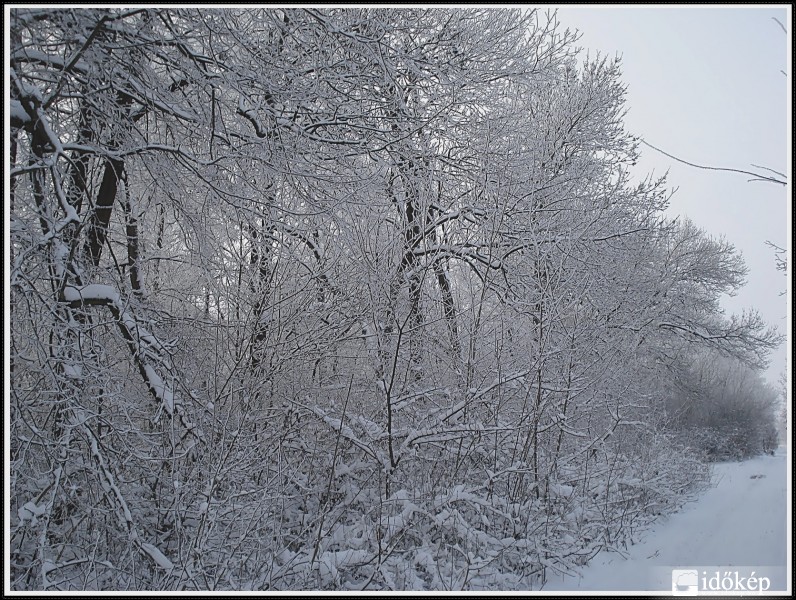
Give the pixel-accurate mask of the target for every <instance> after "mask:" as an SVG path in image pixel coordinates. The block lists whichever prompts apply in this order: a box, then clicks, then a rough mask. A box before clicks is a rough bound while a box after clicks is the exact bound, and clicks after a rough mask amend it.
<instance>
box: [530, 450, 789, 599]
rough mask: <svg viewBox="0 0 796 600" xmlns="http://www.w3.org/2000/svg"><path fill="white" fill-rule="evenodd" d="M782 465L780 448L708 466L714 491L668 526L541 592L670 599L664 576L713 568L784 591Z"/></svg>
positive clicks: (784, 474) (555, 580) (668, 582)
mask: <svg viewBox="0 0 796 600" xmlns="http://www.w3.org/2000/svg"><path fill="white" fill-rule="evenodd" d="M786 463H787V461H786V456H785V452H784V449H782V448H780V449H779V450H778V451H777V453H776V455H775V456H763V457H758V458H754V459H751V460H748V461H745V462H741V463H721V464H718V465H716V466H715V468H714V482H716V481H718V485H717V486H716V487H714V488H711V489H710V490H708V491H707V492H705V493H704V494H703V495H702V496H700V497H699V499H698V500H697V501H695V502H691V503H689V504H687V505H686V506H684V507H683V508H682V509H681V511H680V512H679V513H676V514H674V515H671V516H670V517H669V518H668V520H666V521H662V522H658V523H655V524H654V525H653V526H652V528H651V529H650V530H648V531H646V532H645V533H644V534H642V536H641V540H640V541H638V542H637V543H636V544H635V545H633V546H630V547H629V548H628V553H627V554H628V557H627V559H624V558H622V556H620V555H619V554H616V553H601V554H599V555H598V556H596V557H595V558H594V559H593V560H592V562H591V563H590V564H589V565H588V566H587V567H585V568H584V569H583V572H582V577H581V578H577V577H567V578H566V579H564V580H562V578H561V577H554V578H551V579H550V580H549V581H548V583H547V585H546V586H545V587H544V591H550V592H558V591H564V590H572V591H575V590H578V591H597V590H602V591H605V590H611V591H631V590H634V591H644V590H649V591H652V590H655V591H668V592H669V593H671V589H672V587H671V585H672V584H671V569H673V568H689V567H693V568H696V569H698V570H699V573H700V576H701V574H702V573H703V569H705V572H706V573H707V575H708V577H710V575H711V574H712V573H715V571H716V568H718V567H758V569H757V573H758V574H762V573H761V571H764V572H765V575H766V576H768V577H769V578H770V579H771V588H770V590H769V591H770V592H771V591H774V590H781V591H785V589H786V587H787V579H786V567H785V565H786V564H788V563H787V562H786V559H787V539H788V532H789V531H790V524H789V523H788V511H787V464H786ZM709 567H714V568H713V570H712V571H710V570H708V569H709ZM762 567H776V568H774V569H771V568H768V569H761V568H762ZM723 572H724V569H723V570H722V573H723Z"/></svg>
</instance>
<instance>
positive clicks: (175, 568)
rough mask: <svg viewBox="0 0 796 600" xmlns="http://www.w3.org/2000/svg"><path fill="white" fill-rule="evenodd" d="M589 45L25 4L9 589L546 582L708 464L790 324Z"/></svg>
mask: <svg viewBox="0 0 796 600" xmlns="http://www.w3.org/2000/svg"><path fill="white" fill-rule="evenodd" d="M575 41H576V39H575V36H574V35H573V34H572V32H570V31H568V30H562V28H561V27H560V26H559V25H558V24H557V23H556V21H555V18H554V17H551V16H549V15H544V14H542V13H540V12H538V11H533V10H519V9H518V10H508V9H500V10H493V9H488V10H486V9H484V10H481V9H466V10H465V9H456V10H452V9H437V8H434V9H419V8H401V9H366V8H362V9H336V8H323V9H314V8H308V9H289V10H288V9H224V10H209V9H202V10H199V9H189V8H183V9H176V8H175V9H157V8H138V9H126V8H117V9H112V10H106V9H94V8H85V9H52V8H36V9H22V8H12V9H11V23H10V58H9V60H10V67H11V68H10V74H9V77H10V91H11V99H10V122H11V130H10V134H9V135H10V137H9V139H8V143H9V144H10V146H9V147H10V154H11V165H10V181H11V187H10V190H9V196H10V197H9V202H10V215H11V220H10V250H11V254H10V256H9V257H8V259H7V260H9V263H8V266H9V269H10V283H11V286H10V297H11V304H10V318H11V339H10V368H11V371H10V381H11V390H10V413H9V414H8V419H9V423H10V431H11V445H10V489H11V497H10V514H11V531H10V548H11V574H10V577H11V585H12V588H14V589H17V590H28V589H47V590H75V589H168V590H201V589H214V590H221V589H236V590H244V589H255V590H263V589H302V588H309V589H495V588H500V589H509V588H524V589H529V588H532V587H538V586H539V585H541V583H542V582H543V581H544V579H545V577H546V576H548V575H550V574H551V573H556V572H564V571H568V570H571V569H573V568H577V566H578V565H582V564H584V563H585V562H586V561H587V560H588V559H589V558H590V557H591V556H593V555H594V554H595V553H596V552H598V551H599V550H600V549H602V548H611V547H616V546H618V545H621V544H622V543H624V540H625V539H626V538H627V536H628V535H629V534H631V533H632V531H633V530H634V528H637V527H640V526H643V524H644V523H646V522H648V521H649V520H650V519H652V518H654V517H655V516H656V515H657V514H660V513H663V512H667V511H670V510H672V509H673V508H674V507H676V506H677V505H678V504H679V503H681V502H682V501H683V500H684V499H685V498H686V497H688V495H689V494H690V493H692V492H693V491H694V490H696V489H698V487H699V486H700V485H702V484H703V483H704V482H705V480H706V479H705V475H706V473H707V470H706V467H705V466H704V465H703V463H702V462H699V460H698V459H699V456H698V454H696V453H694V452H693V449H694V448H695V447H696V446H697V444H696V442H694V440H696V439H697V436H695V435H691V434H688V435H685V434H684V433H683V431H685V430H686V429H688V428H691V429H693V428H694V427H696V426H697V425H698V426H700V427H701V426H703V425H704V426H710V427H712V428H713V429H712V431H714V432H718V433H716V434H715V435H716V436H718V437H719V438H720V437H721V436H722V435H724V434H723V433H722V432H725V431H727V430H726V428H724V427H725V425H724V424H723V422H722V423H719V422H718V421H715V422H714V421H713V420H712V416H711V415H713V414H714V413H713V412H712V409H711V407H710V406H711V405H710V404H709V403H706V399H708V401H713V399H715V398H728V396H726V395H725V392H724V391H723V390H725V389H729V388H728V386H730V387H731V388H732V394H733V395H732V398H733V400H732V402H735V404H733V405H732V406H733V409H732V410H733V411H734V410H736V408H737V409H738V410H739V411H740V410H745V409H744V407H746V406H747V404H746V403H745V401H744V400H745V399H748V398H755V397H760V401H761V402H764V401H765V391H763V392H761V389H762V388H761V386H762V385H763V384H762V383H761V382H762V380H760V379H759V376H757V374H756V371H755V370H756V369H760V368H761V367H763V366H765V364H766V360H767V355H768V352H769V351H770V349H772V348H773V347H775V346H776V344H777V343H778V341H779V339H778V336H777V335H776V333H775V332H774V331H773V330H772V329H770V328H767V327H766V325H765V324H764V323H763V322H762V319H761V318H760V316H759V315H758V314H757V313H755V312H749V313H745V314H742V315H732V316H726V315H724V314H723V312H722V310H721V308H720V305H719V300H720V298H721V296H722V294H725V293H732V292H733V290H735V289H737V288H738V287H739V286H741V285H742V284H743V281H744V274H745V267H744V265H743V261H742V259H741V257H740V255H739V254H738V253H737V252H736V251H735V249H734V248H733V247H732V245H731V244H729V243H728V242H727V241H725V240H723V239H714V238H712V237H710V236H709V235H707V234H706V233H705V232H704V231H701V230H700V229H698V228H697V227H695V226H694V225H693V224H692V223H690V222H688V221H687V220H682V219H675V220H671V219H667V218H666V217H665V216H664V213H663V211H664V209H665V208H666V206H667V201H668V197H669V192H667V190H666V188H665V182H664V180H663V179H652V178H650V179H647V180H646V181H643V182H641V183H633V180H632V177H631V174H630V168H631V167H632V165H633V164H634V163H635V161H636V159H637V158H638V155H639V149H638V140H637V138H635V137H634V136H633V135H631V134H630V133H628V132H626V131H625V130H624V128H623V124H622V116H623V113H624V110H625V105H624V87H623V84H622V83H621V80H620V70H619V64H618V62H617V61H610V60H606V59H602V58H597V59H594V60H589V61H586V62H584V63H582V64H581V62H579V61H578V59H577V57H576V53H575V45H574V44H575ZM697 363H698V364H702V365H706V367H705V368H707V366H709V365H711V364H721V365H727V367H726V368H725V367H724V366H722V369H724V370H723V371H719V370H716V371H715V372H711V373H710V374H708V373H707V371H706V370H705V369H703V370H702V371H700V370H699V369H697V368H696V367H695V365H696V364H697ZM741 368H743V369H745V370H744V371H743V372H744V373H747V372H748V373H749V374H750V375H749V377H748V378H747V379H745V380H743V381H740V380H738V379H737V378H736V377H730V374H731V372H732V373H738V372H740V371H739V370H738V369H741ZM755 377H757V378H756V379H755ZM761 394H762V395H761ZM736 400H737V402H736ZM728 402H729V400H728ZM727 406H729V404H727ZM728 410H729V409H728ZM729 414H730V412H728V413H727V415H729ZM732 414H735V413H732ZM749 414H751V413H749ZM727 418H728V419H731V417H729V416H728V417H727ZM740 422H741V421H739V423H740ZM748 422H749V419H747V420H746V421H744V423H748ZM727 427H729V425H728V426H727ZM703 430H704V428H702V429H700V431H703ZM699 435H702V434H699ZM700 439H701V438H700ZM717 439H718V438H717ZM761 439H762V438H761ZM692 442H693V443H692ZM700 443H701V442H700ZM761 447H762V446H761ZM746 448H748V450H749V451H754V450H755V448H752V444H747V446H746ZM701 449H702V450H703V451H704V452H709V451H710V447H708V446H707V445H705V444H703V447H702V448H701Z"/></svg>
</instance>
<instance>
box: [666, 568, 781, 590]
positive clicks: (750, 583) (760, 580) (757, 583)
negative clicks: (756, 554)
mask: <svg viewBox="0 0 796 600" xmlns="http://www.w3.org/2000/svg"><path fill="white" fill-rule="evenodd" d="M770 587H771V579H769V578H768V577H764V576H762V575H757V574H756V573H755V571H754V570H752V571H751V572H750V571H748V570H745V569H744V570H740V571H739V570H734V571H732V570H725V569H715V570H702V571H701V572H700V570H699V569H672V594H674V595H675V596H696V595H698V594H699V592H765V591H767V590H768V589H769V588H770Z"/></svg>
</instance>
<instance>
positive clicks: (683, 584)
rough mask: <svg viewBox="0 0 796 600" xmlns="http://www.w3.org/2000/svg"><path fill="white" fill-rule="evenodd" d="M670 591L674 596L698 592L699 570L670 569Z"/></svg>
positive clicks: (690, 594) (692, 594)
mask: <svg viewBox="0 0 796 600" xmlns="http://www.w3.org/2000/svg"><path fill="white" fill-rule="evenodd" d="M672 593H673V594H674V595H675V596H696V595H697V594H698V593H699V571H697V570H696V569H672Z"/></svg>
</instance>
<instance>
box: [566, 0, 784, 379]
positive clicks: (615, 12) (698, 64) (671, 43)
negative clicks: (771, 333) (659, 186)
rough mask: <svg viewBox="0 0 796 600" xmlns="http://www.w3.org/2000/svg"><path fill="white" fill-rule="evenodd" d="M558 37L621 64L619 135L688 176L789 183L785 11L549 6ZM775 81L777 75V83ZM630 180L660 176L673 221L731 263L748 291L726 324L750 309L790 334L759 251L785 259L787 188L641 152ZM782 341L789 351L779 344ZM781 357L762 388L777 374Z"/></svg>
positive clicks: (769, 267)
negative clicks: (719, 244) (761, 173)
mask: <svg viewBox="0 0 796 600" xmlns="http://www.w3.org/2000/svg"><path fill="white" fill-rule="evenodd" d="M553 8H555V9H557V10H558V19H559V22H560V23H561V24H562V26H566V27H569V28H570V29H578V30H579V31H580V32H581V33H582V37H581V38H580V41H579V43H578V45H579V46H581V47H583V48H584V52H585V51H586V50H588V51H589V52H590V53H591V54H592V55H594V53H595V51H600V52H601V53H603V54H608V55H609V56H610V57H613V56H615V55H619V56H620V57H621V58H622V72H623V80H624V82H625V84H626V85H627V88H628V89H627V104H628V107H629V112H628V114H627V117H626V119H625V124H626V126H627V128H628V130H630V131H632V132H633V133H635V134H638V135H640V136H641V137H642V138H643V139H645V140H647V141H648V142H649V143H651V144H653V145H655V146H657V147H659V148H661V149H663V150H665V151H667V152H669V153H670V154H673V155H676V156H678V157H680V158H682V159H684V160H688V161H690V162H694V163H698V164H706V165H711V166H721V167H729V168H736V169H745V170H753V171H754V170H757V169H754V168H752V167H751V164H752V163H754V164H757V165H763V166H766V167H770V168H772V169H776V170H777V171H781V172H783V173H788V174H789V173H790V172H791V163H790V160H791V153H790V148H791V144H790V140H791V138H792V135H791V131H792V129H791V117H790V112H791V111H790V110H788V108H789V106H790V105H791V96H790V86H791V85H792V79H791V67H790V58H789V57H790V55H791V51H790V36H789V35H786V34H785V33H784V32H783V30H782V28H781V27H780V26H779V25H778V24H777V23H776V22H775V21H774V20H773V19H772V17H776V18H777V19H778V20H779V21H780V23H782V24H783V25H784V26H785V27H788V28H789V26H790V21H791V19H790V16H791V15H790V11H789V9H787V8H785V7H784V6H782V5H779V6H777V5H769V6H750V7H743V6H736V7H728V6H715V7H697V8H692V7H687V6H657V7H656V6H571V5H570V6H554V7H553ZM781 71H785V73H787V76H785V75H783V73H782V72H781ZM642 151H643V157H642V159H641V160H639V161H638V166H637V168H638V169H639V176H641V175H643V173H648V172H650V171H653V170H654V171H655V173H656V174H663V173H664V172H666V171H667V170H668V171H669V178H668V181H669V186H670V187H677V188H678V191H677V193H676V194H675V195H674V197H673V198H672V203H671V207H670V211H671V213H672V214H684V215H688V217H690V218H691V219H692V220H693V221H694V222H695V223H696V224H697V225H698V226H700V227H701V228H703V229H705V230H706V231H708V232H709V233H710V234H712V235H715V236H719V235H723V236H725V237H726V238H727V240H728V241H730V242H731V243H732V244H734V245H735V247H736V248H738V249H739V250H740V251H741V252H742V253H743V256H744V258H745V260H746V263H747V266H748V267H749V270H750V272H749V276H748V278H747V280H748V283H747V285H746V287H745V288H744V289H742V290H741V291H740V292H739V293H738V295H737V296H735V297H734V298H726V299H725V301H724V303H723V306H724V308H725V310H727V312H740V311H741V310H742V309H744V308H750V307H754V308H756V309H758V310H759V311H760V313H761V314H762V315H763V317H764V318H765V319H766V320H767V321H768V322H769V323H771V324H773V325H777V327H778V328H779V329H780V331H781V332H786V331H789V330H790V328H789V327H787V326H786V320H785V315H786V313H787V312H788V310H789V309H788V303H787V301H786V299H785V297H784V296H780V295H779V294H780V292H781V291H784V290H785V288H786V285H787V284H786V279H785V277H784V276H783V275H782V273H781V272H778V271H777V270H776V268H775V261H774V255H773V251H772V250H771V249H770V248H769V247H768V246H766V244H765V242H766V240H770V241H772V242H774V243H776V244H778V245H780V246H782V247H788V248H790V239H791V228H790V223H791V188H790V186H789V187H783V186H780V185H775V184H770V183H760V182H751V183H750V182H747V180H748V179H749V178H748V177H746V176H744V175H740V174H735V173H725V172H715V171H703V170H699V169H695V168H693V167H689V166H686V165H682V164H680V163H678V162H676V161H674V160H672V159H670V158H667V157H666V156H663V155H661V154H659V153H657V152H655V151H654V150H652V149H650V148H646V147H642ZM789 343H790V340H789V341H788V344H789ZM786 346H787V344H783V345H782V347H781V348H780V349H779V351H778V352H777V353H776V354H775V355H774V356H773V359H772V363H771V367H770V368H769V370H768V372H767V377H768V379H769V380H771V381H775V380H776V379H777V378H778V376H779V373H780V372H782V371H783V370H784V368H785V356H786Z"/></svg>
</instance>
